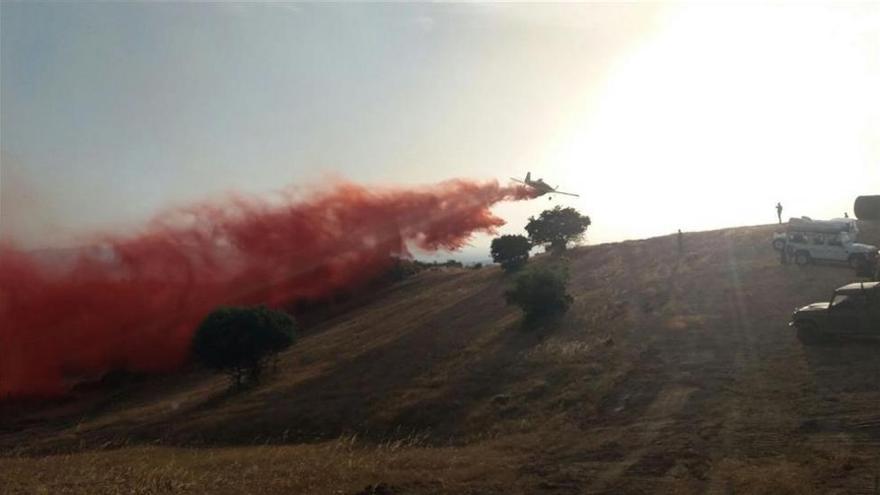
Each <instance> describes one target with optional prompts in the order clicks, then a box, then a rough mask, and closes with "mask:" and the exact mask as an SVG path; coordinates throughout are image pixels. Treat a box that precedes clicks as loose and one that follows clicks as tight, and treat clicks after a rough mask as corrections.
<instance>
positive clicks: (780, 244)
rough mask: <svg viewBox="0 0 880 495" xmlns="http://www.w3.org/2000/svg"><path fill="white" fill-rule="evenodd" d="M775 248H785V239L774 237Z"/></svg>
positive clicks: (779, 249) (780, 249) (778, 249)
mask: <svg viewBox="0 0 880 495" xmlns="http://www.w3.org/2000/svg"><path fill="white" fill-rule="evenodd" d="M773 249H775V250H777V251H782V250H783V249H785V240H784V239H774V240H773Z"/></svg>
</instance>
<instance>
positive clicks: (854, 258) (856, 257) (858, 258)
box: [849, 254, 867, 270]
mask: <svg viewBox="0 0 880 495" xmlns="http://www.w3.org/2000/svg"><path fill="white" fill-rule="evenodd" d="M865 264H867V260H866V259H865V257H864V256H862V255H861V254H851V255H849V266H850V268H853V269H855V270H859V269H860V268H862V267H864V266H865Z"/></svg>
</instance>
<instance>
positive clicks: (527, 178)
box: [526, 172, 532, 182]
mask: <svg viewBox="0 0 880 495" xmlns="http://www.w3.org/2000/svg"><path fill="white" fill-rule="evenodd" d="M530 180H532V173H531V172H526V182H528V181H530Z"/></svg>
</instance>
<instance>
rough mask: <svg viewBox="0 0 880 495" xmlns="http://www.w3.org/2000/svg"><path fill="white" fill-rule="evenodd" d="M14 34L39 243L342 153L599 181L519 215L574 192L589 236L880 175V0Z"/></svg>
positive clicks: (6, 120) (280, 14) (12, 134)
mask: <svg viewBox="0 0 880 495" xmlns="http://www.w3.org/2000/svg"><path fill="white" fill-rule="evenodd" d="M0 58H2V60H0V61H2V66H0V83H2V88H0V89H2V91H0V150H2V162H0V194H2V196H0V235H2V236H3V237H5V238H7V239H8V238H14V239H16V240H18V241H19V242H20V243H22V244H23V245H25V246H28V247H41V246H47V245H70V244H75V243H76V242H77V239H78V238H80V237H81V236H82V235H83V233H85V232H93V231H96V230H98V231H99V230H105V229H115V228H118V227H120V226H125V225H132V224H138V223H140V222H143V221H144V220H146V219H148V218H149V217H150V216H151V215H152V214H153V213H154V212H156V211H157V210H159V209H162V208H165V207H167V206H169V205H173V204H179V203H185V202H187V201H189V200H199V199H204V198H207V197H211V196H213V195H217V194H219V193H222V192H224V191H228V190H238V191H245V192H250V193H258V194H259V193H263V192H268V191H272V190H276V189H280V188H282V187H285V186H287V185H289V184H297V185H300V186H302V187H304V188H308V187H311V186H314V185H316V184H320V183H321V182H322V181H327V180H332V178H333V177H344V178H347V179H350V180H353V181H358V182H365V183H371V184H382V185H388V184H400V185H409V184H426V183H432V182H437V181H441V180H445V179H450V178H455V177H462V178H474V179H491V178H496V179H498V180H501V181H506V180H507V178H508V177H509V176H511V175H514V176H519V177H521V176H524V175H525V173H526V172H527V171H531V172H532V174H533V176H535V177H543V178H545V180H547V182H549V183H551V184H552V185H560V186H561V188H562V189H564V190H568V191H573V192H578V193H580V194H581V197H580V198H565V197H562V196H560V197H554V199H553V201H548V200H547V199H546V198H539V199H537V200H534V201H530V202H527V203H519V204H505V205H501V206H499V207H497V208H496V209H495V211H496V213H497V214H498V215H500V216H501V217H502V218H505V219H506V220H507V221H508V222H509V223H508V225H507V226H506V227H504V228H503V229H502V232H503V233H523V230H522V227H523V225H524V224H525V222H526V218H527V217H528V216H529V215H537V214H538V213H540V211H541V210H543V209H545V208H547V207H549V206H551V205H555V204H563V205H567V206H574V207H576V208H578V209H579V210H580V211H582V212H583V213H585V214H588V215H590V216H591V217H592V219H593V226H592V227H591V228H590V231H589V233H588V242H590V243H599V242H607V241H615V240H622V239H633V238H642V237H648V236H653V235H662V234H666V233H671V232H674V231H675V230H677V229H679V228H681V229H683V230H685V231H688V230H704V229H710V228H721V227H729V226H737V225H749V224H760V223H770V222H773V221H775V210H774V205H775V204H776V202H777V201H781V202H782V203H783V205H784V206H785V208H786V210H785V215H786V216H789V215H791V216H800V215H809V216H813V217H820V218H821V217H837V216H841V215H842V214H843V212H844V211H849V212H850V213H852V212H851V209H852V202H853V199H854V198H855V196H857V195H859V194H871V193H873V194H880V91H878V88H880V3H877V2H874V3H867V2H866V3H854V4H830V3H829V4H821V3H811V4H806V5H805V4H799V3H777V4H767V5H765V4H754V3H739V4H737V3H700V4H687V3H670V4H659V3H650V4H649V3H645V4H620V3H613V4H577V5H575V4H564V5H542V4H534V5H508V4H478V3H471V4H455V5H449V4H424V5H420V4H415V5H413V4H406V5H402V4H387V5H385V4H349V5H345V4H333V5H321V4H292V3H287V4H282V3H275V4H251V3H236V4H218V3H212V4H207V3H187V4H182V3H181V4H172V3H162V4H158V3H114V4H110V3H95V4H87V3H75V4H74V3H27V4H24V3H11V2H3V3H2V7H0ZM487 246H488V238H487V237H485V236H480V237H477V238H475V239H474V241H473V247H472V248H469V249H468V250H467V253H470V255H473V254H474V253H476V254H480V255H485V254H487V251H488V248H487ZM467 253H466V254H467Z"/></svg>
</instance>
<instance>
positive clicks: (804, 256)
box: [794, 251, 811, 266]
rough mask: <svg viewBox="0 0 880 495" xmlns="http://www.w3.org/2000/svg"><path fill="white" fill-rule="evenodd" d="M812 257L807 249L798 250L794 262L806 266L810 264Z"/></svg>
mask: <svg viewBox="0 0 880 495" xmlns="http://www.w3.org/2000/svg"><path fill="white" fill-rule="evenodd" d="M810 261H811V258H810V253H808V252H806V251H798V252H797V253H795V255H794V262H795V263H796V264H798V265H801V266H804V265H808V264H810Z"/></svg>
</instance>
